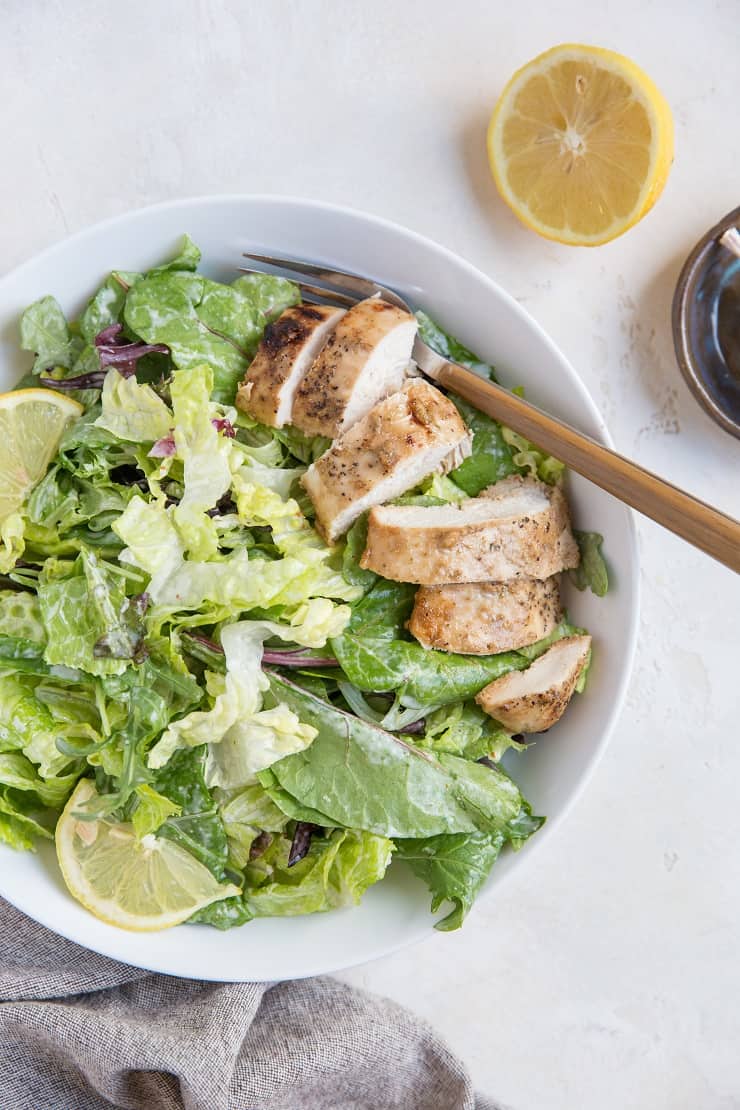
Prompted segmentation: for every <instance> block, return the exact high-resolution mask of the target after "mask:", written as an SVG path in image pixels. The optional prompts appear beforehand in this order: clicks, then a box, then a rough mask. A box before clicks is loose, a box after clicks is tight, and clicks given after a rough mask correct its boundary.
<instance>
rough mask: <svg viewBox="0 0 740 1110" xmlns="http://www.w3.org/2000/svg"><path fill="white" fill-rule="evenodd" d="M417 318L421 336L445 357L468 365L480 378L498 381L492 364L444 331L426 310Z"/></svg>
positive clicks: (462, 364)
mask: <svg viewBox="0 0 740 1110" xmlns="http://www.w3.org/2000/svg"><path fill="white" fill-rule="evenodd" d="M416 319H417V320H418V321H419V335H420V336H421V338H422V339H423V340H424V342H425V343H428V344H429V346H430V347H432V348H433V349H434V350H435V351H437V353H438V354H440V355H442V357H443V358H449V359H451V360H452V362H459V363H460V365H461V366H467V368H468V369H469V370H472V371H473V373H474V374H477V375H478V377H479V378H485V379H486V381H491V382H495V381H496V373H495V371H494V369H493V367H492V366H490V365H489V364H488V363H487V362H483V361H482V360H481V359H479V358H478V357H477V355H474V354H473V352H472V351H471V350H469V349H468V348H467V347H466V346H465V345H464V344H462V343H460V342H459V341H458V340H457V339H455V338H454V337H453V336H451V335H449V334H448V333H447V332H446V331H444V330H443V329H442V328H441V327H440V326H439V324H435V322H434V320H432V319H431V318H430V317H429V316H427V314H426V312H417V313H416Z"/></svg>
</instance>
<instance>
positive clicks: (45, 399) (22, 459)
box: [0, 389, 83, 522]
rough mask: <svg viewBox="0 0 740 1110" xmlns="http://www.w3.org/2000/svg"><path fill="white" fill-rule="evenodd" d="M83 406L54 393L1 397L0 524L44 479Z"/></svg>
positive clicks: (41, 391)
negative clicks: (71, 424)
mask: <svg viewBox="0 0 740 1110" xmlns="http://www.w3.org/2000/svg"><path fill="white" fill-rule="evenodd" d="M82 411H83V410H82V405H80V404H78V403H77V401H73V400H72V398H71V397H65V396H64V395H63V394H62V393H56V392H55V391H54V390H53V389H18V390H16V391H15V392H14V393H2V394H0V522H2V521H3V520H5V519H6V518H7V517H9V516H10V514H11V513H14V512H15V511H16V510H17V509H19V508H20V507H21V505H22V504H23V502H24V500H25V499H26V497H27V495H28V493H29V492H30V490H31V489H32V488H33V487H34V486H35V485H36V483H37V482H38V481H39V479H41V478H43V476H44V474H45V473H46V468H47V467H48V465H49V462H50V461H51V459H52V457H53V456H54V455H55V453H56V450H57V447H58V446H59V440H60V439H61V438H62V432H63V431H64V429H65V428H66V426H67V424H69V422H70V420H74V419H75V417H77V416H79V415H80V413H81V412H82Z"/></svg>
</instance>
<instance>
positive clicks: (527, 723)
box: [475, 636, 591, 732]
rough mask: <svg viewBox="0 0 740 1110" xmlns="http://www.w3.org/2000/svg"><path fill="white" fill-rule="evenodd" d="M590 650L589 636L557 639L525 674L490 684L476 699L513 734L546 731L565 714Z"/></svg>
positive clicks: (512, 674) (513, 675) (503, 677)
mask: <svg viewBox="0 0 740 1110" xmlns="http://www.w3.org/2000/svg"><path fill="white" fill-rule="evenodd" d="M590 650H591V637H590V636H568V637H566V639H564V640H558V642H557V643H556V644H553V645H552V647H551V648H548V649H547V651H546V652H545V653H544V655H541V656H540V657H539V659H535V661H534V663H532V665H531V666H530V667H528V668H527V670H526V671H510V672H509V674H505V675H502V676H501V678H496V679H494V681H493V682H489V684H488V686H485V687H484V688H483V689H482V690H481V691H480V693H479V694H477V695H476V699H475V700H476V701H477V702H478V705H479V706H480V707H481V709H484V710H485V712H486V713H488V714H489V715H490V716H491V717H494V718H495V719H496V720H497V721H499V722H500V723H501V724H502V725H503V726H504V728H507V729H510V730H511V731H512V732H544V731H545V729H547V728H552V726H553V725H554V724H555V722H556V721H559V720H560V718H561V717H562V715H563V713H564V712H565V710H566V708H567V706H568V702H569V701H570V699H571V698H572V697H573V691H574V690H575V688H576V682H577V681H578V678H579V675H580V673H581V671H582V670H583V668H584V667H585V666H586V662H587V660H588V653H589V651H590Z"/></svg>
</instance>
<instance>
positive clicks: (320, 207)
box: [0, 193, 641, 982]
mask: <svg viewBox="0 0 740 1110" xmlns="http://www.w3.org/2000/svg"><path fill="white" fill-rule="evenodd" d="M240 203H249V204H258V205H270V206H275V207H280V206H288V207H296V206H298V207H301V208H304V209H308V210H310V209H314V210H316V211H323V212H327V213H329V214H332V213H333V214H337V215H340V216H345V217H349V218H351V219H357V220H360V221H362V222H364V223H365V224H369V225H375V226H377V227H382V228H384V229H385V230H387V231H390V232H391V233H395V234H400V235H402V236H404V237H407V238H409V239H412V240H414V241H416V242H417V243H419V244H420V245H423V246H425V247H427V248H429V247H431V248H432V249H433V250H434V251H435V252H436V253H437V254H438V255H439V256H441V257H442V258H443V259H444V260H446V261H449V262H452V263H454V265H455V266H457V267H462V268H463V269H464V270H466V271H467V272H468V273H469V274H470V275H471V276H472V277H474V278H475V279H476V280H477V281H478V282H480V283H482V284H483V285H485V286H486V287H487V288H488V290H489V291H490V292H491V293H492V294H493V295H494V296H496V297H498V298H499V299H500V300H501V301H503V302H504V303H505V304H506V305H507V307H508V310H509V311H510V312H511V313H512V314H513V315H515V316H518V317H519V319H520V320H521V321H522V322H523V323H524V324H525V325H526V327H528V328H529V329H530V330H532V331H534V332H535V333H536V334H537V336H538V338H539V340H540V342H542V343H543V345H544V346H545V347H547V349H548V350H549V351H550V352H551V353H552V355H553V357H554V358H555V360H556V361H557V362H558V363H559V364H560V365H561V366H562V368H563V370H564V372H566V373H567V375H568V377H569V379H570V382H569V384H570V385H571V386H572V388H573V389H574V390H575V391H576V392H577V393H578V395H579V398H580V400H581V402H582V403H583V405H584V407H585V408H586V409H587V411H588V412H589V415H590V416H591V418H592V420H593V421H594V424H595V425H596V426H597V428H598V432H597V434H596V438H598V439H599V440H600V441H601V442H602V443H603V444H604V445H605V446H607V447H609V448H611V449H612V450H613V449H614V446H615V445H614V441H613V439H612V437H611V434H610V432H609V430H608V427H607V425H606V422H605V421H604V418H603V416H602V414H601V412H600V411H599V409H598V407H597V405H596V403H595V401H594V400H593V398H592V397H591V394H590V392H589V391H588V388H587V387H586V385H585V383H584V382H583V380H582V379H581V377H580V376H579V374H578V373H577V371H576V370H575V368H574V367H573V365H572V364H571V362H570V360H569V359H568V358H567V357H566V356H565V355H564V354H563V352H562V351H561V350H560V348H559V347H558V345H557V344H556V343H555V341H554V340H553V339H551V337H550V335H549V334H548V333H547V332H546V331H545V329H544V328H543V327H542V325H541V324H540V323H539V322H538V321H537V320H536V319H535V318H534V317H533V316H532V315H531V314H530V312H529V311H528V310H527V309H526V308H525V307H524V306H522V305H521V304H519V302H518V301H517V300H515V299H514V297H513V296H512V295H511V294H510V293H508V292H507V290H506V289H504V288H503V287H502V286H501V285H500V284H499V283H498V282H497V281H495V280H494V279H493V278H491V277H489V276H488V274H486V273H485V272H484V271H482V270H481V269H479V268H478V267H477V266H475V265H473V263H471V262H469V261H468V260H467V259H466V258H464V257H463V256H461V255H460V254H458V253H457V252H455V251H453V250H451V249H450V248H448V247H445V246H444V245H442V244H441V243H439V242H437V241H436V240H435V239H432V238H431V237H429V236H427V235H423V234H421V233H420V232H417V231H414V230H413V229H411V228H408V227H406V226H405V225H403V224H400V223H398V222H396V221H394V220H389V219H387V218H385V217H383V216H379V215H376V214H375V213H371V212H366V211H364V210H362V209H358V208H354V207H352V206H349V205H342V204H335V203H333V202H330V201H321V200H315V199H313V198H307V197H300V196H296V195H294V194H287V193H217V194H200V195H196V196H189V197H177V198H173V199H170V200H165V201H160V202H158V203H156V204H150V205H144V206H139V207H137V208H131V209H127V210H126V211H125V212H121V213H119V214H117V215H114V216H110V217H108V218H106V219H104V220H100V221H98V222H95V223H93V224H90V225H88V226H86V227H84V228H82V229H80V230H79V231H77V232H74V233H72V234H71V235H65V236H64V237H63V238H61V239H59V240H58V241H56V242H54V243H52V244H50V245H49V246H48V247H45V248H43V249H42V250H41V251H37V252H35V253H33V254H32V255H30V256H29V257H28V258H27V259H24V260H23V261H22V262H20V263H19V264H18V265H17V266H14V267H13V268H12V269H11V270H9V271H8V273H6V274H4V275H2V277H0V290H2V289H3V288H4V286H5V285H6V284H10V283H11V282H13V281H15V280H16V279H17V278H18V277H19V276H22V275H23V273H24V271H26V270H27V269H29V270H30V269H31V268H32V267H35V266H38V265H43V264H44V263H45V262H46V261H47V260H48V259H51V258H53V257H54V256H55V254H57V253H61V252H63V251H64V250H67V249H69V247H70V246H71V245H72V244H83V243H84V242H86V241H87V240H88V239H92V238H95V237H96V236H98V235H99V234H101V233H105V232H106V231H107V230H109V229H111V228H114V227H116V226H118V225H120V224H125V223H126V222H127V221H128V220H131V219H132V218H136V217H137V216H142V217H143V216H144V215H145V214H152V215H155V214H156V213H157V212H159V211H161V212H164V211H172V210H177V209H183V210H185V209H188V208H194V207H200V206H207V207H212V206H219V205H223V206H228V205H230V204H240ZM604 496H608V495H607V494H606V493H604ZM623 509H624V510H625V522H626V525H627V539H628V548H629V560H628V563H627V564H625V566H624V568H623V569H624V571H625V572H626V573H627V574H628V576H629V578H628V580H629V583H630V587H631V591H632V605H631V612H630V614H629V622H628V629H627V635H626V637H625V642H624V650H623V662H624V665H623V668H622V676H621V679H620V682H619V685H618V687H617V689H616V692H615V696H614V698H613V699H612V703H611V705H610V707H609V709H608V712H607V714H606V716H605V720H604V724H603V727H602V729H601V732H600V735H599V737H598V741H597V742H596V743H595V744H594V746H593V748H592V749H591V752H590V754H589V758H588V761H587V762H586V763H585V765H584V767H583V770H582V772H581V773H580V775H579V777H578V780H577V782H575V783H574V785H573V787H572V789H571V790H570V792H569V794H568V797H567V799H566V801H565V802H564V803H563V805H562V807H561V808H560V810H559V812H558V813H557V814H555V815H554V816H551V817H550V816H549V817H548V820H547V822H546V824H545V826H544V827H543V829H542V831H541V833H540V834H539V835H538V836H536V837H534V838H533V841H532V842H531V843H530V844H529V846H528V850H527V853H526V857H527V858H529V857H530V856H531V855H532V853H533V852H534V851H539V850H540V848H541V847H542V846H543V845H544V844H545V843H547V842H549V841H550V839H551V836H552V835H553V834H554V833H555V832H556V830H557V829H559V828H560V827H561V824H562V822H563V821H564V820H565V819H566V818H567V817H568V816H569V815H570V813H571V811H572V809H573V807H574V806H575V805H576V803H577V802H578V801H579V800H580V798H581V797H582V795H583V792H584V791H585V789H586V787H587V786H588V784H589V783H590V781H591V778H592V776H593V774H594V773H595V771H596V768H597V766H598V765H599V763H600V762H601V760H602V758H603V756H604V753H605V751H606V749H607V746H608V744H609V741H610V739H611V736H612V734H613V732H614V728H615V725H616V722H617V719H618V717H619V715H620V713H621V711H622V708H623V706H624V701H625V697H626V693H627V688H628V686H629V682H630V680H631V676H632V671H633V667H634V660H635V654H636V650H637V641H638V630H639V618H640V608H641V577H640V555H639V544H638V534H637V528H636V522H635V513H634V511H633V510H632V509H630V508H629V507H628V506H626V505H623ZM517 870H518V869H517V868H515V867H510V868H507V869H506V871H505V872H503V873H499V877H498V878H497V881H496V883H495V884H494V886H492V887H491V888H489V889H488V890H486V889H483V890H481V892H480V895H479V903H482V902H483V901H484V900H487V899H489V898H491V897H492V896H493V893H494V891H498V890H500V889H501V888H502V886H503V884H504V883H506V882H508V881H509V880H510V878H511V876H512V874H514V873H515V872H516V871H517ZM2 896H3V897H6V898H7V895H4V894H3V895H2ZM8 901H10V899H8ZM14 904H15V903H14ZM16 908H18V909H19V910H21V912H24V913H27V914H28V915H29V916H31V917H32V918H33V919H34V920H36V921H37V922H38V923H39V924H41V925H43V926H45V927H47V928H49V929H50V930H51V931H52V932H54V933H56V934H57V935H59V936H62V937H65V938H66V939H68V940H70V941H72V942H74V943H76V944H80V945H81V947H84V948H87V949H88V950H91V951H95V952H98V953H99V954H100V955H103V956H107V957H109V958H111V959H115V960H119V961H120V960H121V959H122V957H121V955H120V953H119V951H117V950H116V944H115V939H114V937H113V936H112V939H111V943H110V944H108V943H102V942H100V943H98V942H97V941H96V943H95V944H94V945H93V944H88V943H87V942H86V941H81V940H79V938H78V936H76V935H74V930H69V929H67V928H66V922H65V923H58V922H57V921H52V920H50V918H49V917H48V915H46V914H45V913H44V912H43V908H41V912H39V911H38V910H37V909H36V908H35V907H34V909H33V910H30V909H26V908H25V907H24V906H23V905H17V904H16ZM433 924H434V921H433V918H432V916H431V915H430V917H429V924H428V926H424V927H418V928H412V929H409V931H408V934H407V935H406V936H404V937H402V938H401V939H400V940H398V941H397V942H395V943H393V944H387V943H383V944H382V945H381V946H379V947H378V948H377V949H370V950H368V951H367V952H366V954H364V955H363V956H362V957H361V959H360V960H355V959H353V960H351V961H350V962H346V963H343V964H341V965H339V966H334V965H332V968H331V969H329V970H328V971H327V967H326V964H325V963H320V964H318V965H317V966H313V967H307V968H305V969H303V968H302V970H301V971H300V972H298V973H297V974H296V973H295V972H291V973H289V975H288V976H287V977H288V978H303V977H307V976H312V975H316V974H327V973H335V972H337V971H341V970H343V969H346V968H349V967H353V966H357V964H358V963H366V962H370V961H372V960H375V959H379V958H382V957H383V956H386V955H392V954H394V953H396V952H398V951H401V950H403V949H405V948H407V947H409V946H411V945H412V944H416V943H418V942H420V941H421V940H424V939H429V938H430V937H431V936H433V935H434V928H433ZM115 932H116V933H117V932H118V931H117V930H116V931H115ZM142 935H146V934H142ZM125 962H130V963H131V966H135V967H139V968H141V969H143V970H149V971H154V972H158V973H160V974H169V975H177V976H180V977H182V975H183V972H182V971H176V970H173V971H168V970H166V969H163V968H162V967H161V966H159V965H158V964H157V962H156V961H152V962H151V963H150V962H147V960H146V959H139V957H138V956H137V958H136V960H135V961H133V960H129V959H128V958H126V960H125ZM197 978H198V979H202V980H204V981H209V980H210V981H216V982H237V981H243V980H234V979H229V980H225V979H223V978H221V977H219V976H217V975H209V974H208V972H207V971H206V972H200V973H199V974H198V975H197ZM251 978H252V979H253V978H254V976H252V977H251Z"/></svg>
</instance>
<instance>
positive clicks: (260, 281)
mask: <svg viewBox="0 0 740 1110" xmlns="http://www.w3.org/2000/svg"><path fill="white" fill-rule="evenodd" d="M231 285H232V288H233V289H236V291H237V292H238V293H240V294H241V295H242V296H243V297H246V299H247V300H248V301H249V303H250V304H251V305H252V307H253V308H255V309H256V310H257V311H258V312H261V313H262V315H263V316H264V318H265V321H266V323H268V324H270V323H272V321H273V320H277V318H278V316H279V315H280V314H281V312H284V311H285V309H286V308H289V307H290V306H291V305H294V304H300V302H301V292H300V289H299V288H298V286H297V285H296V284H295V282H293V281H288V279H287V278H283V277H278V276H277V275H276V274H242V275H241V277H238V278H237V279H236V281H233V282H232V283H231Z"/></svg>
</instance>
